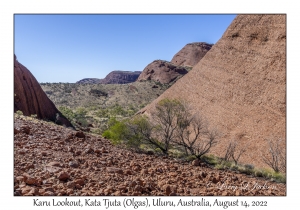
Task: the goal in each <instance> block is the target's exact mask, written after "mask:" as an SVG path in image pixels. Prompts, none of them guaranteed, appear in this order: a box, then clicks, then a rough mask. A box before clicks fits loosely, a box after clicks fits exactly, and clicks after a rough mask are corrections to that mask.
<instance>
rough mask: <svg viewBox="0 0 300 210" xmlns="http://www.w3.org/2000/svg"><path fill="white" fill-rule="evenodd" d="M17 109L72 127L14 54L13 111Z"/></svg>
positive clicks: (26, 113) (28, 114)
mask: <svg viewBox="0 0 300 210" xmlns="http://www.w3.org/2000/svg"><path fill="white" fill-rule="evenodd" d="M18 110H20V111H22V112H23V114H24V115H27V116H30V115H34V114H36V115H37V117H38V118H40V119H47V120H51V121H53V122H56V123H58V124H61V125H65V126H67V127H73V126H72V124H71V123H70V122H69V121H68V120H67V119H66V118H65V117H64V116H63V115H62V114H61V113H60V112H59V111H58V109H57V108H56V107H55V105H54V104H53V102H52V101H51V100H50V99H49V98H48V97H47V95H46V94H45V92H44V91H43V90H42V88H41V86H40V84H39V83H38V82H37V80H36V79H35V77H34V76H33V75H32V74H31V72H30V71H29V70H28V69H27V68H26V67H25V66H23V65H22V64H21V63H19V62H18V61H17V58H16V56H14V111H15V112H16V111H18ZM57 114H58V115H57Z"/></svg>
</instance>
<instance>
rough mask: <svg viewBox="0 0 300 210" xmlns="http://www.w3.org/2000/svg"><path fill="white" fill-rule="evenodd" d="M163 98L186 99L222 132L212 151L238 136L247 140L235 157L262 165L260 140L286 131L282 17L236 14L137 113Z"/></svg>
mask: <svg viewBox="0 0 300 210" xmlns="http://www.w3.org/2000/svg"><path fill="white" fill-rule="evenodd" d="M164 98H181V99H183V100H185V101H187V102H189V103H190V104H191V105H192V106H193V107H194V109H195V111H198V112H200V113H202V114H203V115H204V116H205V117H206V118H207V119H208V121H209V123H210V126H211V127H214V128H218V129H219V130H221V131H222V133H223V138H222V139H221V140H220V143H219V144H218V145H217V146H216V147H215V149H214V150H213V151H212V152H213V153H215V154H216V155H219V156H223V155H224V152H225V151H224V148H226V146H227V144H228V141H230V140H231V139H238V140H239V141H240V142H241V143H245V144H248V145H247V151H246V153H247V154H248V155H244V156H242V157H241V161H242V162H246V163H251V164H255V165H256V166H264V167H265V165H264V164H263V163H262V161H261V157H260V152H266V151H267V149H266V148H267V147H266V146H267V143H266V141H265V139H267V138H269V137H271V138H272V136H278V137H281V138H283V139H285V135H286V16H285V15H238V16H237V17H236V18H235V19H234V20H233V22H232V23H231V25H230V26H229V27H228V29H227V30H226V32H225V33H224V34H223V36H222V38H221V39H220V40H219V41H218V42H217V43H216V44H215V45H214V46H213V47H212V48H211V50H209V52H208V53H207V54H206V55H205V57H204V58H203V59H202V60H201V61H200V62H199V63H198V64H197V65H196V66H194V67H193V69H192V70H191V71H190V72H189V73H188V74H187V75H185V76H184V77H182V78H181V79H179V80H178V81H177V82H176V83H175V84H174V85H173V86H172V87H170V88H169V89H168V90H166V91H165V92H164V93H163V94H162V95H161V96H160V97H158V98H157V99H156V100H155V101H153V102H152V103H151V104H150V105H148V106H147V107H145V108H144V109H143V110H141V111H140V113H143V112H145V113H146V114H149V113H150V112H151V110H153V109H154V107H155V104H156V103H157V102H158V101H160V100H161V99H164ZM282 146H283V147H285V145H282Z"/></svg>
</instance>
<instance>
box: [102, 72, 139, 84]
mask: <svg viewBox="0 0 300 210" xmlns="http://www.w3.org/2000/svg"><path fill="white" fill-rule="evenodd" d="M140 74H141V71H112V72H110V73H109V74H108V75H107V76H106V77H105V78H104V79H103V80H101V82H100V83H101V84H126V83H131V82H135V81H136V80H137V78H138V77H139V76H140Z"/></svg>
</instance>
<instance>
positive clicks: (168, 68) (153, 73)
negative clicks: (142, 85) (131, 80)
mask: <svg viewBox="0 0 300 210" xmlns="http://www.w3.org/2000/svg"><path fill="white" fill-rule="evenodd" d="M187 73H188V71H187V70H186V69H185V68H184V67H182V66H177V65H174V64H172V63H170V62H168V61H163V60H155V61H153V62H152V63H150V64H149V65H148V66H146V68H145V69H144V70H143V72H142V73H141V75H140V76H139V78H138V79H137V81H145V80H153V81H157V82H160V83H162V84H166V83H170V82H172V81H174V80H175V79H176V78H177V77H178V76H182V75H184V74H187Z"/></svg>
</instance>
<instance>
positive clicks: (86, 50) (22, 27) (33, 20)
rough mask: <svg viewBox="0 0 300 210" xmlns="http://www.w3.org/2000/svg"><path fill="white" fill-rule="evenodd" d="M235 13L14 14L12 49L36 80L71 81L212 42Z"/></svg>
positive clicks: (139, 65)
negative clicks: (192, 44) (188, 45)
mask: <svg viewBox="0 0 300 210" xmlns="http://www.w3.org/2000/svg"><path fill="white" fill-rule="evenodd" d="M235 16H236V15H229V14H227V15H192V14H187V15H182V14H181V15H136V14H135V15H128V14H127V15H120V14H118V15H116V14H113V15H91V14H89V15H82V14H81V15H70V14H68V15H57V14H53V15H37V14H35V15H28V14H25V15H21V14H15V15H14V53H15V55H16V56H17V59H18V61H19V62H20V63H22V64H23V65H24V66H26V67H27V68H28V69H29V70H30V71H31V73H32V74H33V75H34V76H35V78H36V79H37V80H38V82H50V83H51V82H69V83H75V82H77V81H79V80H81V79H83V78H99V79H100V78H104V77H105V76H106V75H107V74H108V73H109V72H111V71H113V70H124V71H142V70H143V69H144V68H145V67H146V66H147V65H148V64H149V63H151V62H152V61H153V60H156V59H161V60H167V61H171V59H172V57H173V56H174V55H175V54H176V53H177V52H178V51H179V50H180V49H182V48H183V47H184V46H185V45H186V44H188V43H191V42H207V43H210V44H215V43H216V42H217V41H218V40H219V39H220V38H221V36H222V35H223V33H224V32H225V30H226V29H227V27H228V26H229V25H230V23H231V22H232V20H233V19H234V18H235Z"/></svg>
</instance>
